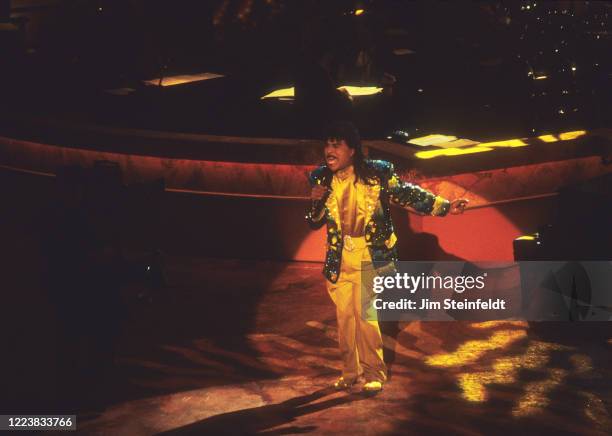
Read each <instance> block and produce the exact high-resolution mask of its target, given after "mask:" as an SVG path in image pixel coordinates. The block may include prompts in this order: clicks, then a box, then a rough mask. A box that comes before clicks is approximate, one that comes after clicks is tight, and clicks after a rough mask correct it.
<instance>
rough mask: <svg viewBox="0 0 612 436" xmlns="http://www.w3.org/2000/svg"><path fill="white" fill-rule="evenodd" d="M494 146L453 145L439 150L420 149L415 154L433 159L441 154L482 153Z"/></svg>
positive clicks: (422, 157) (418, 156)
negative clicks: (461, 146) (462, 146)
mask: <svg viewBox="0 0 612 436" xmlns="http://www.w3.org/2000/svg"><path fill="white" fill-rule="evenodd" d="M492 150H493V149H492V148H489V147H481V146H479V145H477V146H474V147H465V148H459V147H451V148H441V149H439V150H427V151H419V152H417V153H415V154H414V155H415V156H416V157H417V158H419V159H432V158H434V157H439V156H460V155H463V154H472V153H482V152H485V151H492Z"/></svg>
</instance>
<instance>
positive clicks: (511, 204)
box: [0, 120, 612, 261]
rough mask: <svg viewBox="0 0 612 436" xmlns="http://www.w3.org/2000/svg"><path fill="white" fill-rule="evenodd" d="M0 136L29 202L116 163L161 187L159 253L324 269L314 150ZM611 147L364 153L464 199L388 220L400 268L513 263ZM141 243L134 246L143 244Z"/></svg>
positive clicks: (577, 144)
mask: <svg viewBox="0 0 612 436" xmlns="http://www.w3.org/2000/svg"><path fill="white" fill-rule="evenodd" d="M1 134H2V135H3V136H0V169H1V170H2V172H3V174H4V177H9V178H10V179H11V180H12V181H14V183H19V184H20V185H19V186H20V188H19V189H22V190H23V192H24V195H29V196H34V198H35V197H36V196H37V195H41V193H37V190H38V188H37V187H36V186H39V187H40V185H41V184H42V185H48V186H51V185H52V184H53V182H52V180H53V176H54V175H55V174H56V172H57V171H58V169H59V168H61V167H64V166H69V165H79V166H83V167H90V166H92V165H93V164H94V162H96V161H101V160H104V161H112V162H116V163H117V164H118V165H119V166H120V168H121V170H122V174H123V178H124V182H125V183H127V184H130V183H141V182H146V181H151V180H155V179H160V178H162V179H164V181H165V186H166V194H165V196H164V200H163V204H161V205H160V206H159V207H160V209H161V210H160V213H161V214H162V215H163V218H162V222H163V234H164V237H163V238H162V242H161V244H162V245H163V247H162V248H163V249H165V250H169V251H172V252H179V253H180V252H183V251H186V252H189V253H198V254H200V255H202V256H223V257H237V258H267V259H278V260H306V261H320V260H321V259H322V258H323V253H324V246H323V244H324V238H323V235H322V234H320V233H321V232H322V230H321V231H318V232H310V231H309V230H308V229H307V228H306V226H305V225H304V223H303V211H304V209H305V207H306V206H307V204H308V192H309V187H308V182H307V178H306V176H307V174H308V172H309V171H311V170H312V169H313V168H314V167H315V166H316V165H317V163H318V162H319V161H320V156H321V143H320V141H314V140H294V139H270V138H236V137H219V136H209V135H194V134H181V133H170V132H153V131H142V130H133V129H120V128H110V127H104V126H93V125H75V124H67V123H61V122H54V121H49V120H42V121H34V122H32V121H29V122H28V123H22V124H20V123H19V122H13V123H11V124H10V125H4V126H2V128H1ZM610 137H612V135H610V134H609V131H594V132H562V133H561V134H558V135H546V136H542V137H539V138H522V139H512V140H508V141H496V142H489V143H485V144H482V143H481V144H478V143H476V144H475V145H474V144H473V145H469V146H467V147H465V146H464V147H453V146H452V144H451V146H449V145H448V144H447V145H446V147H445V148H444V147H437V148H436V147H428V148H418V147H408V146H406V145H402V144H397V143H394V142H390V141H364V145H365V146H366V149H367V151H368V153H369V155H370V156H371V157H372V158H383V159H389V160H392V161H393V162H394V163H395V164H396V167H397V168H398V172H399V173H400V176H401V177H403V178H405V179H409V180H411V181H414V182H416V183H419V184H421V185H422V186H424V187H426V188H428V189H431V190H432V191H434V192H436V193H439V194H441V195H443V196H445V197H447V198H451V199H452V198H458V197H464V198H468V199H469V200H470V207H469V208H468V210H467V211H466V213H465V214H464V215H462V216H452V217H446V218H443V219H441V218H435V217H426V216H425V217H424V216H419V215H416V214H410V215H409V214H408V213H407V212H406V211H404V210H401V209H398V210H394V214H395V215H396V216H395V222H396V223H397V227H398V229H397V230H398V232H399V236H400V241H401V245H400V257H401V258H402V259H428V260H429V259H432V260H433V259H467V260H511V259H512V258H513V253H512V241H513V240H514V239H515V238H516V237H518V236H520V235H522V234H524V233H529V232H533V231H535V229H536V227H537V225H539V224H542V223H545V222H548V221H549V219H550V217H551V214H552V213H553V211H554V206H555V196H556V193H557V192H558V191H559V189H561V188H562V187H565V186H568V185H572V184H577V183H580V182H584V181H586V180H589V179H592V178H595V177H598V176H601V175H603V174H607V173H610V172H612V165H609V164H608V162H609V159H608V158H609V156H610V154H612V153H611V152H610V150H611V148H610V147H611V146H610V144H611V141H610V139H609V138H610ZM474 148H479V149H476V150H474ZM44 176H48V177H44ZM32 178H36V179H41V180H40V181H37V182H31V179H32ZM28 185H32V186H29V189H26V186H28ZM45 189H51V188H49V187H47V188H45ZM150 230H151V229H149V231H150ZM137 233H138V231H137V229H135V232H134V234H133V236H134V238H133V239H134V241H133V242H134V243H138V241H140V242H142V241H143V240H146V235H137Z"/></svg>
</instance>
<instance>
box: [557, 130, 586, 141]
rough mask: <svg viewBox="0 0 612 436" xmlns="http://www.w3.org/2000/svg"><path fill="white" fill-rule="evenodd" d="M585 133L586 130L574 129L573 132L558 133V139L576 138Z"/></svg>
mask: <svg viewBox="0 0 612 436" xmlns="http://www.w3.org/2000/svg"><path fill="white" fill-rule="evenodd" d="M586 133H587V132H586V130H576V131H573V132H564V133H559V139H561V140H562V141H568V140H570V139H576V138H578V137H580V136H583V135H586Z"/></svg>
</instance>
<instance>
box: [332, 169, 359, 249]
mask: <svg viewBox="0 0 612 436" xmlns="http://www.w3.org/2000/svg"><path fill="white" fill-rule="evenodd" d="M355 177H356V176H355V170H354V168H353V166H352V165H351V166H349V167H347V168H345V169H343V170H340V171H338V172H336V173H335V174H334V177H333V179H332V183H331V188H332V191H333V192H334V196H335V197H336V201H337V202H338V212H339V214H340V223H339V224H340V228H341V229H342V234H343V235H348V236H353V237H359V236H364V235H365V218H366V202H365V196H364V185H363V183H362V182H361V181H358V182H357V183H354V182H355Z"/></svg>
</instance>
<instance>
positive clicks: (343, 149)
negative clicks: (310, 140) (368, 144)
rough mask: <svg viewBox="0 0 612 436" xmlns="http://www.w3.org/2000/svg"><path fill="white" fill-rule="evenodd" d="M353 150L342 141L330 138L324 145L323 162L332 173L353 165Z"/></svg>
mask: <svg viewBox="0 0 612 436" xmlns="http://www.w3.org/2000/svg"><path fill="white" fill-rule="evenodd" d="M354 154H355V149H353V148H351V147H349V146H348V145H347V144H346V141H345V140H344V139H341V140H337V139H333V138H330V139H328V140H327V142H326V143H325V162H326V163H327V168H329V169H330V170H332V171H333V172H334V173H335V172H336V171H338V170H343V169H344V168H346V167H348V166H349V165H352V164H353V155H354Z"/></svg>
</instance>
